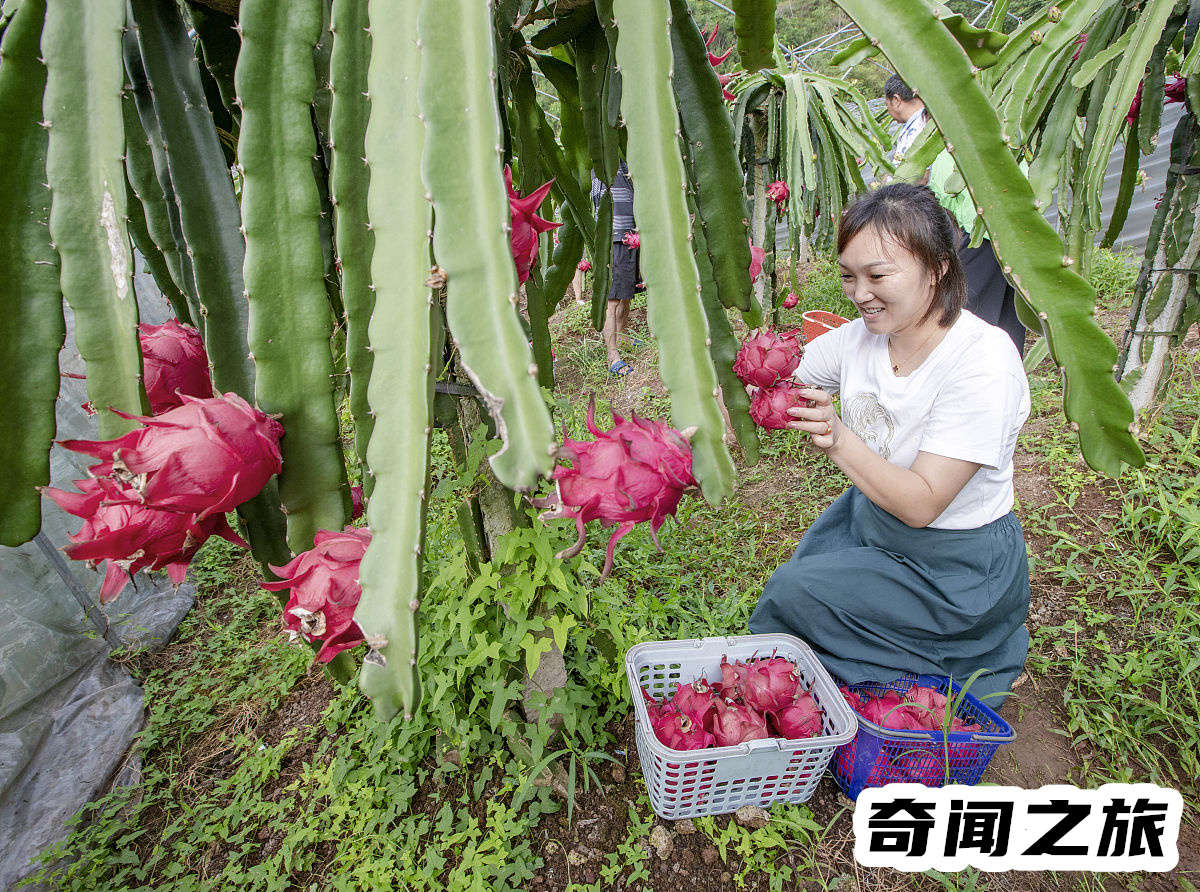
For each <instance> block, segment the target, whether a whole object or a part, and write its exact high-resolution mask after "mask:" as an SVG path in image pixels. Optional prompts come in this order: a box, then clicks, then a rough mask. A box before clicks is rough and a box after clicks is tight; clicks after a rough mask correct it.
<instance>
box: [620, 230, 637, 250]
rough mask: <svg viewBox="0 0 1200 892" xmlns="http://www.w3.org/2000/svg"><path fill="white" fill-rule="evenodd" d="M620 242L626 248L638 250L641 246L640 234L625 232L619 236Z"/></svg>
mask: <svg viewBox="0 0 1200 892" xmlns="http://www.w3.org/2000/svg"><path fill="white" fill-rule="evenodd" d="M621 241H622V242H624V243H625V246H626V247H627V248H640V247H641V246H642V234H641V233H640V232H636V231H631V232H627V233H625V234H624V235H623V236H621Z"/></svg>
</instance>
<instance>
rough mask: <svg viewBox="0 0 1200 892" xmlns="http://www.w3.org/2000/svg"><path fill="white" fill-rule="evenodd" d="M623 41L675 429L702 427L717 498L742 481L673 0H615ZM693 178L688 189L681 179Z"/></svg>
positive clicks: (706, 482) (707, 490)
mask: <svg viewBox="0 0 1200 892" xmlns="http://www.w3.org/2000/svg"><path fill="white" fill-rule="evenodd" d="M613 9H614V11H615V13H616V17H617V22H618V27H619V30H620V38H619V39H618V42H617V61H618V62H619V63H620V64H621V66H622V68H623V69H624V70H625V71H626V73H628V74H629V75H630V79H631V82H636V83H638V84H641V85H642V86H643V88H644V90H643V91H639V93H638V94H637V95H632V94H629V95H626V96H624V97H623V98H622V101H621V113H622V114H623V115H624V116H625V119H626V120H627V121H628V128H629V148H628V161H629V172H630V176H631V177H632V179H633V181H634V182H635V183H636V184H637V188H636V191H635V193H634V216H635V217H636V218H637V221H638V227H639V229H640V231H641V233H642V237H643V239H644V240H645V244H644V247H643V250H642V271H643V275H644V277H645V280H646V289H647V291H648V293H649V295H650V299H649V303H648V306H647V312H646V316H647V319H648V320H649V322H650V328H651V330H652V331H653V332H654V336H655V338H656V339H657V341H658V344H659V370H660V371H661V373H662V378H663V383H664V384H666V386H667V389H668V390H669V391H670V393H671V420H672V422H673V423H674V425H675V427H676V428H685V427H688V426H690V425H697V426H698V427H699V432H698V433H697V434H696V437H695V439H694V440H693V441H692V446H693V450H694V456H695V457H694V469H695V471H694V472H695V475H696V478H697V479H698V480H699V481H700V485H701V487H702V489H703V491H704V496H705V498H706V499H708V500H709V501H710V502H713V503H716V502H719V501H720V500H721V499H722V498H724V496H725V495H727V494H728V493H729V492H730V490H731V489H732V486H733V476H734V469H733V461H732V459H731V458H730V456H729V451H728V449H726V447H725V443H724V441H723V436H724V431H725V423H724V420H723V419H722V417H721V412H720V409H719V408H718V406H717V403H716V400H715V399H714V398H713V395H712V394H713V391H714V390H715V389H716V386H717V379H716V373H715V371H714V369H713V364H712V359H711V358H710V356H709V354H708V350H707V348H706V347H705V341H706V340H707V338H708V336H709V332H708V323H707V321H706V319H705V315H704V306H703V304H702V302H701V300H700V278H699V273H698V271H697V269H696V261H695V259H694V258H693V257H692V247H691V244H690V241H689V236H690V235H691V221H690V219H689V218H688V209H687V203H686V199H685V194H684V193H685V190H686V175H685V173H684V168H683V159H682V158H681V157H680V150H679V139H678V137H677V136H676V135H675V133H676V128H677V127H678V112H677V109H676V105H675V98H674V94H673V91H672V87H671V74H670V72H671V64H672V56H671V39H670V30H669V29H670V9H669V6H668V4H667V0H652V2H642V0H615V2H614V4H613ZM681 184H684V188H680V185H681Z"/></svg>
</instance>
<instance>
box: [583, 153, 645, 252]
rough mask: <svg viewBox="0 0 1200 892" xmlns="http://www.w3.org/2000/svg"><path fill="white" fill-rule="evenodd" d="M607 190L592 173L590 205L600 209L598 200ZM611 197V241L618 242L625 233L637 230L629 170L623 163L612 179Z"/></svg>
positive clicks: (601, 181)
mask: <svg viewBox="0 0 1200 892" xmlns="http://www.w3.org/2000/svg"><path fill="white" fill-rule="evenodd" d="M607 188H608V187H607V186H606V185H604V181H603V180H601V179H600V178H599V177H597V176H596V174H595V172H593V173H592V205H593V206H594V207H596V208H599V207H600V199H601V198H603V197H604V192H605V190H606V189H607ZM612 195H613V225H612V240H613V241H614V242H619V241H620V240H621V239H623V238H624V237H625V233H627V232H633V231H634V230H635V229H637V223H635V222H634V220H633V183H632V182H631V181H630V179H629V168H628V167H627V166H626V165H625V162H624V161H622V162H621V164H620V166H619V167H618V168H617V175H616V177H614V178H613V185H612Z"/></svg>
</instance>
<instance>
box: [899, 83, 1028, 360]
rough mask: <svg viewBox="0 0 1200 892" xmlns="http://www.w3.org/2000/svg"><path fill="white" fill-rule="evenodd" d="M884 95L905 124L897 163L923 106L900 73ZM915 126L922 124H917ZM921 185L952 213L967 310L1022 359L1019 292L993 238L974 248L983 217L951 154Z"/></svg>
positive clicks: (945, 154)
mask: <svg viewBox="0 0 1200 892" xmlns="http://www.w3.org/2000/svg"><path fill="white" fill-rule="evenodd" d="M883 94H884V101H885V102H886V103H887V109H888V112H889V113H890V114H891V116H892V118H893V119H894V120H897V121H900V122H902V124H903V126H902V127H901V128H900V132H899V133H897V134H896V149H895V153H894V155H893V158H894V157H895V155H903V154H904V152H906V151H908V149H909V147H910V146H911V145H912V143H913V140H915V139H916V137H917V134H918V133H920V132H921V128H922V127H924V126H925V121H926V114H925V103H923V102H922V101H921V100H920V98H919V97H917V96H916V94H915V93H913V91H912V90H910V89H909V88H908V85H907V84H905V83H904V81H902V80H901V79H900V76H899V75H897V74H893V75H892V76H891V77H889V78H888V79H887V83H886V84H884V87H883ZM914 121H917V122H918V123H917V124H915V125H914V124H913V122H914ZM921 184H922V185H928V186H929V189H930V191H932V192H933V195H934V197H935V198H937V200H938V203H939V204H941V206H942V207H944V208H945V209H946V210H947V211H949V212H950V216H951V217H953V218H954V222H955V223H956V224H957V226H958V227H959V229H960V231H959V233H958V260H959V263H961V264H962V268H963V271H964V272H965V273H966V276H967V309H968V310H970V311H971V312H972V313H974V314H975V315H976V316H978V317H979V318H980V319H982V320H983V321H984V322H987V323H988V324H989V325H995V326H997V327H998V328H1001V329H1003V330H1004V331H1005V333H1006V334H1007V335H1008V336H1009V337H1010V338H1011V339H1012V342H1013V345H1014V346H1015V347H1016V348H1017V354H1018V355H1020V356H1024V355H1025V326H1024V325H1022V324H1021V320H1020V319H1018V318H1017V305H1016V292H1015V291H1014V290H1013V287H1012V285H1011V284H1009V281H1008V279H1006V278H1005V276H1004V272H1003V270H1002V269H1001V268H1000V261H999V260H998V259H997V257H996V252H995V250H993V248H992V243H991V241H990V240H989V239H986V238H985V239H984V240H983V241H982V242H981V243H980V245H979V246H978V247H975V248H972V247H970V244H971V233H972V232H973V231H974V229H975V223H976V220H978V217H979V215H978V214H977V213H976V211H975V202H974V201H973V200H972V198H971V193H970V192H969V191H968V190H967V188H966V184H965V183H964V182H963V181H962V177H961V176H960V175H959V174H958V169H957V168H956V167H955V165H954V158H953V157H952V156H951V155H950V152H949V151H948V150H943V151H942V153H941V154H940V155H938V156H937V158H935V159H934V161H933V164H932V165H931V166H930V168H929V170H927V171H926V172H925V176H924V177H923V178H922V179H921Z"/></svg>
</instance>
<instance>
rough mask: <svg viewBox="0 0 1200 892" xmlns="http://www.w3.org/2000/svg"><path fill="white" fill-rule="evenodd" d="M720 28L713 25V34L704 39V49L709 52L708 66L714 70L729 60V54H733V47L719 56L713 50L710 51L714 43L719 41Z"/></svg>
mask: <svg viewBox="0 0 1200 892" xmlns="http://www.w3.org/2000/svg"><path fill="white" fill-rule="evenodd" d="M720 27H721V26H720V25H713V29H712V34H709V35H708V36H707V37H705V38H704V47H705V49H706V50H707V51H708V64H709V65H711V66H712V67H713V68H716V67H717V66H718V65H720V64H721V63H722V62H724V61H725V60H726V59H728V58H729V54H730V53H732V52H733V47H730V48H729V49H727V50H726V51H725V52H724V53H723V54H722V55H720V56H717V55H714V54H713V51H712V50H711V49H709V47H711V46H712V42H713V41H714V40H716V39H717V31H718V30H720ZM700 33H701V34H703V33H704V32H703V31H702V32H700Z"/></svg>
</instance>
